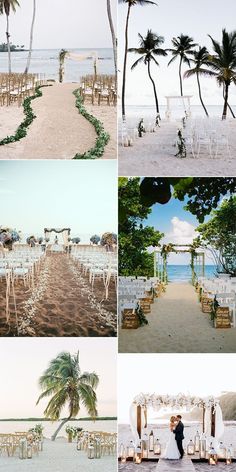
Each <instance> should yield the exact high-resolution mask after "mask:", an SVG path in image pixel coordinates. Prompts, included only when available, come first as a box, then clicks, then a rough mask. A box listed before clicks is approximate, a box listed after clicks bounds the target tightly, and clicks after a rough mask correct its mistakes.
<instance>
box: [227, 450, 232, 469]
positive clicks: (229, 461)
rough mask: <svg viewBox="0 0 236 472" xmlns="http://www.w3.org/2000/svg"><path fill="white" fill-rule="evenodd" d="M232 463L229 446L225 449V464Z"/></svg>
mask: <svg viewBox="0 0 236 472" xmlns="http://www.w3.org/2000/svg"><path fill="white" fill-rule="evenodd" d="M230 464H232V455H231V450H230V447H228V449H227V450H226V465H230Z"/></svg>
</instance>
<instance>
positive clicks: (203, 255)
mask: <svg viewBox="0 0 236 472" xmlns="http://www.w3.org/2000/svg"><path fill="white" fill-rule="evenodd" d="M202 276H203V277H205V253H204V252H203V253H202Z"/></svg>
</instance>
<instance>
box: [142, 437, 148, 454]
mask: <svg viewBox="0 0 236 472" xmlns="http://www.w3.org/2000/svg"><path fill="white" fill-rule="evenodd" d="M141 449H142V458H143V459H147V458H148V435H147V434H146V433H145V434H144V435H143V437H142V441H141Z"/></svg>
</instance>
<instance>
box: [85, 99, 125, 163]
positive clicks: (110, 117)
mask: <svg viewBox="0 0 236 472" xmlns="http://www.w3.org/2000/svg"><path fill="white" fill-rule="evenodd" d="M85 107H86V110H88V112H89V113H91V114H92V115H93V116H95V117H96V118H98V119H99V120H100V121H101V122H102V123H103V125H104V129H105V130H106V131H107V133H109V135H110V141H109V143H108V144H107V146H106V148H105V152H104V154H103V156H102V158H103V159H116V158H117V108H116V107H114V106H110V107H109V106H107V105H106V104H104V103H103V104H102V105H100V106H98V105H91V104H87V103H85Z"/></svg>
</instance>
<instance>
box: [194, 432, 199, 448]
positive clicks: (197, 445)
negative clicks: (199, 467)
mask: <svg viewBox="0 0 236 472" xmlns="http://www.w3.org/2000/svg"><path fill="white" fill-rule="evenodd" d="M194 446H195V452H199V451H200V434H199V432H198V431H197V433H196V435H195V438H194Z"/></svg>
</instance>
